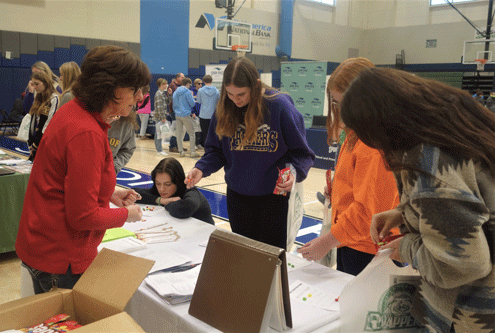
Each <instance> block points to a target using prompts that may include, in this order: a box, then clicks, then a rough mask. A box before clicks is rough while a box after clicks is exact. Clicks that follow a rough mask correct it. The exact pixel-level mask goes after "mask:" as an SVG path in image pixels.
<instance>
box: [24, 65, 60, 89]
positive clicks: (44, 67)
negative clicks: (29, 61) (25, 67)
mask: <svg viewBox="0 0 495 333" xmlns="http://www.w3.org/2000/svg"><path fill="white" fill-rule="evenodd" d="M33 68H36V69H38V70H40V71H42V72H45V73H46V74H48V75H50V78H51V79H52V81H53V83H58V82H59V81H60V79H59V78H58V76H56V75H55V74H53V72H52V70H51V69H50V66H48V64H47V63H46V62H44V61H41V60H39V61H36V62H35V63H34V64H33V66H31V69H33Z"/></svg>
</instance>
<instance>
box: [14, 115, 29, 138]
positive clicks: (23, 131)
mask: <svg viewBox="0 0 495 333" xmlns="http://www.w3.org/2000/svg"><path fill="white" fill-rule="evenodd" d="M30 126H31V115H30V114H29V113H28V114H26V115H25V116H24V117H23V118H22V121H21V125H20V126H19V132H18V133H17V138H18V139H19V140H24V141H27V140H28V139H29V127H30Z"/></svg>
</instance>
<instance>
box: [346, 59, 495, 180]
mask: <svg viewBox="0 0 495 333" xmlns="http://www.w3.org/2000/svg"><path fill="white" fill-rule="evenodd" d="M341 115H342V120H343V121H344V123H345V124H346V126H347V127H349V128H351V129H352V130H353V131H354V132H355V133H356V135H357V136H358V137H359V139H360V140H361V141H363V142H364V143H365V144H366V145H368V146H370V147H373V148H376V149H378V150H380V151H382V152H383V155H384V157H385V159H386V161H387V163H388V165H389V167H390V168H391V169H392V170H400V169H411V166H408V165H404V164H402V163H401V161H399V159H397V158H396V157H395V156H401V155H400V154H401V153H403V152H405V151H408V150H410V149H411V148H413V147H415V146H417V145H419V144H421V143H423V144H428V145H432V146H436V147H439V148H440V149H442V150H444V151H447V152H451V153H452V154H455V155H456V156H461V157H463V158H466V159H473V160H474V161H478V162H482V163H483V164H484V165H485V166H487V167H488V168H489V169H490V171H491V173H492V175H494V176H495V114H494V113H492V112H491V111H489V110H488V109H486V108H485V107H483V106H482V105H481V104H480V103H478V102H477V101H476V100H475V99H474V98H473V97H472V96H471V95H469V94H468V93H467V92H465V91H463V90H461V89H457V88H454V87H451V86H448V85H446V84H443V83H441V82H438V81H434V80H429V79H425V78H421V77H418V76H415V75H413V74H410V73H407V72H404V71H399V70H394V69H387V68H371V69H368V70H366V71H363V72H362V73H361V74H360V75H359V77H358V78H357V79H356V80H355V81H354V82H353V83H352V84H351V86H350V87H349V88H348V89H347V91H346V93H345V96H344V98H343V100H342V108H341ZM398 153H399V154H398Z"/></svg>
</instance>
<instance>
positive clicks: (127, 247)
mask: <svg viewBox="0 0 495 333" xmlns="http://www.w3.org/2000/svg"><path fill="white" fill-rule="evenodd" d="M103 248H107V249H110V250H114V251H118V252H122V253H130V252H134V251H139V250H143V249H145V248H146V243H145V242H143V241H140V240H139V239H136V238H134V237H125V238H120V239H115V240H113V241H110V242H105V243H101V244H100V245H98V252H100V251H101V250H102V249H103Z"/></svg>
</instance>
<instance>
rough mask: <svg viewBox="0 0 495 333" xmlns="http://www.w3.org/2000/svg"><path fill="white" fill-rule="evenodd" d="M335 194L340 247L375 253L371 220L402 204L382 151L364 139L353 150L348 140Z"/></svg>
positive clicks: (334, 226)
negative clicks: (366, 143)
mask: <svg viewBox="0 0 495 333" xmlns="http://www.w3.org/2000/svg"><path fill="white" fill-rule="evenodd" d="M331 195H332V198H331V199H332V227H331V229H330V230H331V232H332V234H333V235H334V237H335V238H336V239H337V240H338V241H339V242H340V243H341V245H340V246H339V247H342V246H346V247H350V248H352V249H354V250H357V251H361V252H366V253H371V254H375V253H376V249H375V245H374V244H373V241H372V240H371V236H370V225H371V217H372V216H373V215H374V214H377V213H380V212H383V211H387V210H390V209H393V208H395V207H396V206H397V205H398V204H399V194H398V192H397V185H396V182H395V178H394V175H393V173H392V172H391V171H388V170H387V169H386V168H385V164H384V162H383V159H382V156H381V154H380V152H379V151H378V150H376V149H373V148H370V147H368V146H366V145H365V144H364V143H363V142H361V141H360V140H358V141H357V143H356V145H355V146H354V149H352V151H349V149H348V140H347V139H346V140H345V142H344V144H343V145H342V148H341V149H340V154H339V157H338V161H337V166H336V168H335V175H334V177H333V181H332V194H331Z"/></svg>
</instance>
